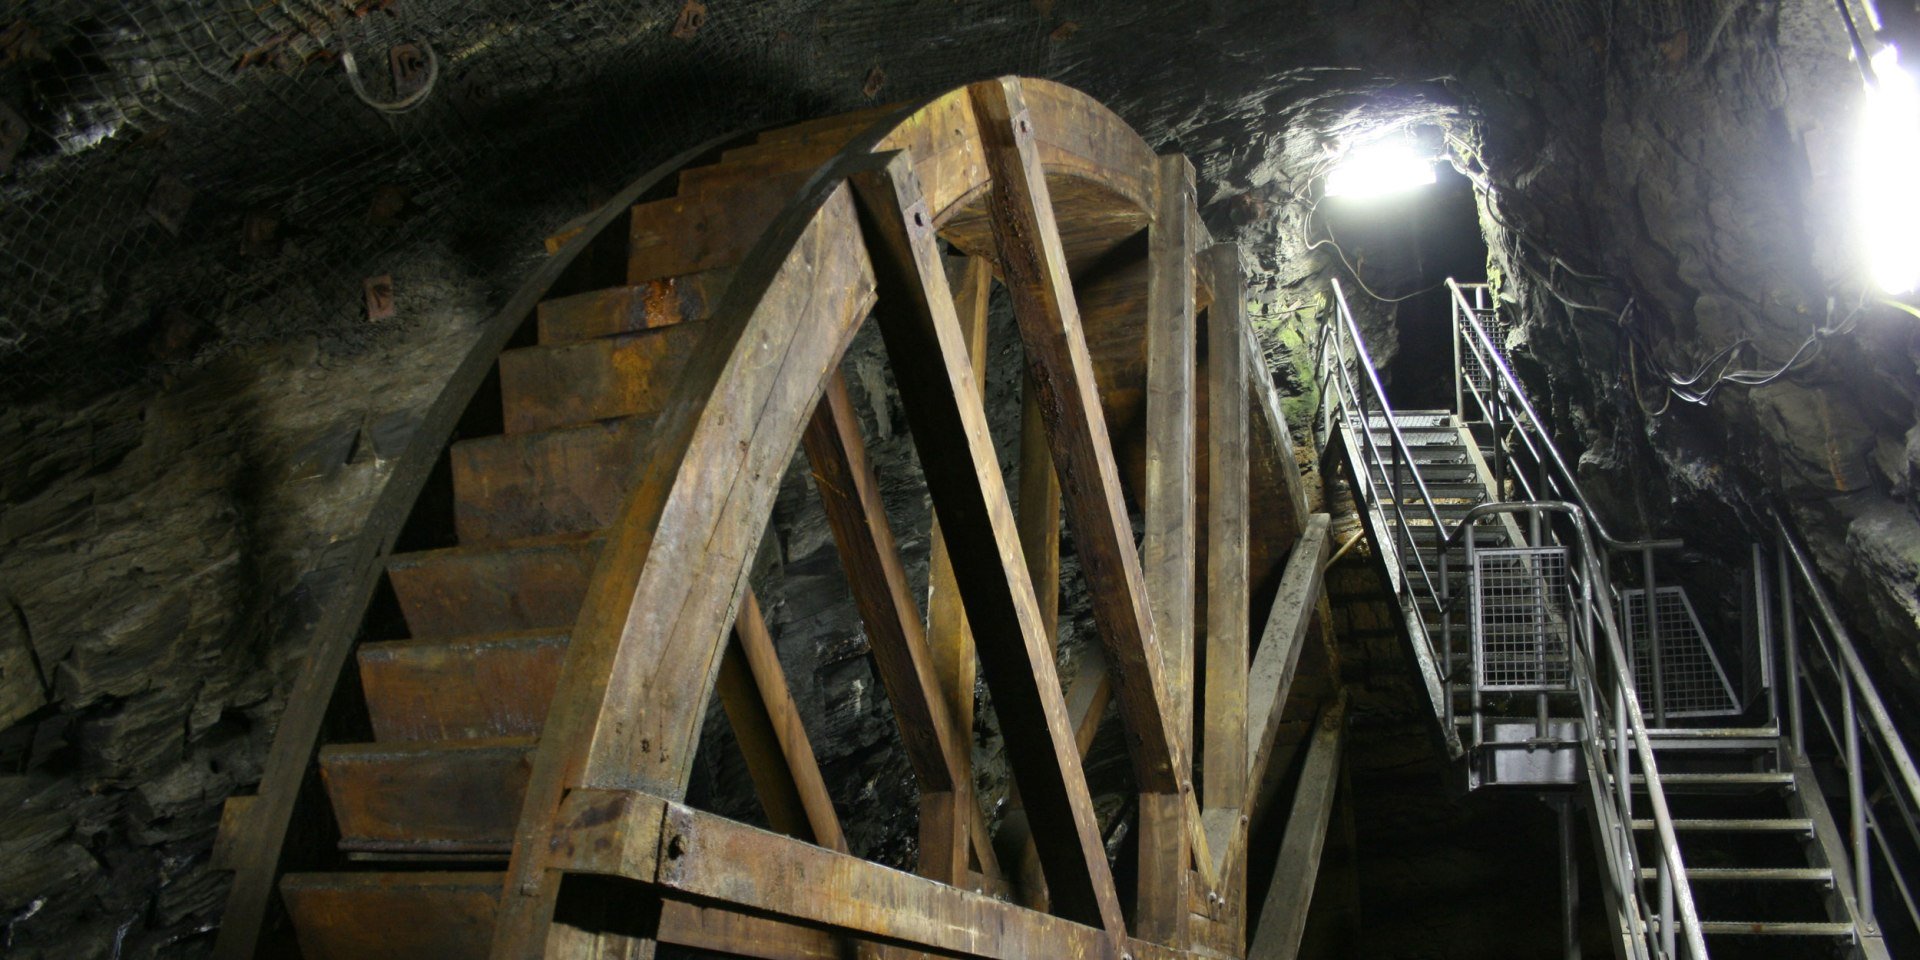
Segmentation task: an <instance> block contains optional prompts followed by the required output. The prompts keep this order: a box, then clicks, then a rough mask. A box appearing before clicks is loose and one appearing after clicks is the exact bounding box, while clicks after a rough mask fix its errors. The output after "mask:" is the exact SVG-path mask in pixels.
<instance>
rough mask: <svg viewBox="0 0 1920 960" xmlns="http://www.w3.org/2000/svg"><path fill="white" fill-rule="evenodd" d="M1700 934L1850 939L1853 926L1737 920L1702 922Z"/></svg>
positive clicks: (1846, 924)
mask: <svg viewBox="0 0 1920 960" xmlns="http://www.w3.org/2000/svg"><path fill="white" fill-rule="evenodd" d="M1700 932H1701V933H1704V934H1707V935H1709V936H1740V935H1745V936H1760V937H1851V936H1853V925H1852V924H1850V923H1812V922H1787V923H1767V922H1764V921H1759V922H1754V923H1747V922H1744V921H1738V920H1702V921H1700Z"/></svg>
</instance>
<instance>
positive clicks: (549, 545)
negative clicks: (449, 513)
mask: <svg viewBox="0 0 1920 960" xmlns="http://www.w3.org/2000/svg"><path fill="white" fill-rule="evenodd" d="M601 544H602V541H601V540H600V539H599V538H598V537H592V536H586V535H581V534H565V535H560V536H553V537H541V538H537V539H530V540H524V541H518V542H515V543H511V544H500V545H481V546H474V547H451V548H448V549H445V550H425V551H421V552H418V553H403V554H396V555H395V556H393V557H391V558H390V559H389V560H388V561H387V577H388V579H389V581H390V582H391V583H392V584H393V592H394V595H395V596H397V597H398V598H399V601H400V612H401V613H402V614H404V615H405V616H406V619H407V629H408V630H409V631H411V632H412V634H413V636H414V637H416V638H423V637H458V636H471V635H476V634H487V633H499V632H503V631H517V630H546V629H552V628H565V627H568V626H570V625H572V623H573V618H574V616H575V615H576V614H577V613H579V610H580V598H581V597H582V596H583V595H584V594H585V593H586V587H587V577H588V575H589V574H590V573H591V572H592V570H593V564H594V558H595V557H597V556H598V555H599V553H600V550H601Z"/></svg>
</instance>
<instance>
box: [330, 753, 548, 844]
mask: <svg viewBox="0 0 1920 960" xmlns="http://www.w3.org/2000/svg"><path fill="white" fill-rule="evenodd" d="M534 749H535V741H534V739H533V738H531V737H499V738H493V739H487V740H430V741H414V742H399V743H346V744H329V745H327V746H325V747H322V748H321V749H320V775H321V779H322V780H323V781H324V782H325V784H326V788H327V795H328V797H329V798H330V799H331V800H332V802H333V811H334V819H335V820H336V821H337V822H338V823H339V825H340V838H341V839H340V848H341V849H342V850H346V851H350V852H361V853H375V854H378V853H395V854H418V853H437V854H446V855H451V856H471V855H490V856H496V857H497V856H504V855H505V854H506V853H507V852H508V851H509V850H510V849H512V846H513V830H514V825H515V824H516V822H517V821H518V819H519V814H520V802H521V799H522V797H523V796H524V794H525V793H526V789H527V776H528V773H529V771H530V769H531V766H532V763H533V752H534Z"/></svg>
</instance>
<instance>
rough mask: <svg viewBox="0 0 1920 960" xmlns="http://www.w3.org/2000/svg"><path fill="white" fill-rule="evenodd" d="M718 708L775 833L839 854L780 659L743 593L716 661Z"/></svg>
mask: <svg viewBox="0 0 1920 960" xmlns="http://www.w3.org/2000/svg"><path fill="white" fill-rule="evenodd" d="M718 691H719V694H720V705H721V706H722V707H723V708H724V709H725V710H726V712H727V720H728V722H729V723H731V724H732V725H733V735H734V739H735V740H737V741H739V743H740V750H741V752H742V753H744V754H746V757H747V775H748V776H750V777H752V778H753V788H754V792H755V793H757V794H759V796H760V805H761V807H762V808H763V809H765V810H766V812H767V819H768V821H769V822H770V823H772V824H773V828H774V829H775V830H778V831H780V832H781V833H784V834H787V835H788V836H793V837H799V838H801V839H803V840H812V841H813V842H814V843H817V844H819V845H821V846H823V847H826V848H828V849H830V850H839V851H841V852H845V851H846V849H847V840H846V836H845V835H844V834H843V833H842V832H841V830H840V817H839V815H838V814H836V813H835V811H834V809H833V798H832V797H831V796H829V795H828V793H827V784H826V781H825V780H824V779H822V778H821V776H820V765H819V763H818V762H816V761H815V760H814V756H813V745H812V744H811V743H809V742H808V740H807V730H806V727H804V726H803V725H802V724H801V722H800V709H799V708H798V707H797V706H795V705H794V702H793V693H792V691H791V690H790V689H789V688H788V687H787V677H786V673H785V672H784V671H783V670H782V669H781V668H780V655H779V653H778V652H777V651H775V649H774V646H773V635H772V634H771V633H769V632H768V631H767V623H766V620H765V619H764V618H763V617H762V615H761V613H760V601H759V600H758V598H756V597H755V596H754V595H753V592H752V591H751V590H749V591H748V592H747V597H746V600H745V601H743V602H742V603H741V604H740V616H739V617H738V619H736V620H735V621H734V626H733V637H732V641H731V642H730V643H728V644H727V650H726V653H725V654H724V655H723V657H722V659H721V661H720V677H719V681H718Z"/></svg>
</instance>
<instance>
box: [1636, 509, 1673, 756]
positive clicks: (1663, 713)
mask: <svg viewBox="0 0 1920 960" xmlns="http://www.w3.org/2000/svg"><path fill="white" fill-rule="evenodd" d="M1640 574H1641V577H1640V579H1641V582H1642V583H1643V584H1644V585H1645V586H1646V596H1645V598H1644V600H1645V603H1643V604H1642V605H1641V608H1640V612H1641V615H1642V616H1644V617H1646V618H1647V647H1648V651H1647V652H1648V656H1647V660H1648V662H1649V663H1651V664H1652V666H1653V722H1654V723H1656V724H1658V725H1660V726H1662V727H1664V726H1666V725H1667V679H1666V663H1665V661H1666V659H1667V651H1666V648H1665V646H1664V645H1663V644H1662V643H1661V638H1660V617H1659V602H1658V593H1657V590H1656V589H1655V588H1656V587H1657V586H1658V584H1656V583H1655V582H1654V579H1653V548H1651V547H1642V548H1641V550H1640Z"/></svg>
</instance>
